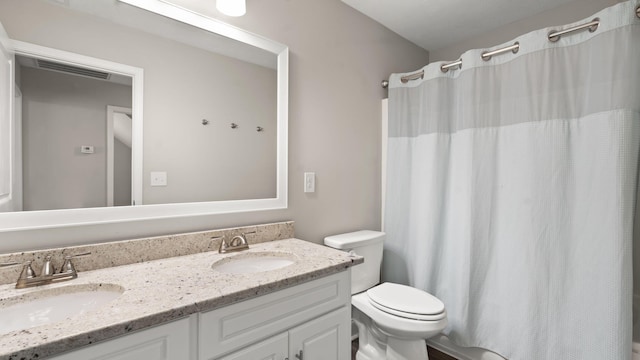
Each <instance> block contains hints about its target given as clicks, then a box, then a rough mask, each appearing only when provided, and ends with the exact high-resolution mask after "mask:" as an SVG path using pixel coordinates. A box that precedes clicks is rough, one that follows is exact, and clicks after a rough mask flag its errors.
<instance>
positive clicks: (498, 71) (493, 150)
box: [383, 0, 640, 360]
mask: <svg viewBox="0 0 640 360" xmlns="http://www.w3.org/2000/svg"><path fill="white" fill-rule="evenodd" d="M639 5H640V0H634V1H631V2H626V3H620V4H618V5H615V6H613V7H611V8H608V9H605V10H603V11H601V12H600V13H598V14H596V15H595V16H594V17H598V18H599V19H600V25H599V27H598V29H597V30H596V31H595V32H589V31H582V32H576V33H572V34H568V35H565V36H562V38H561V39H560V40H559V41H558V42H555V43H552V42H550V41H548V40H547V34H548V33H549V31H551V30H552V29H543V30H539V31H535V32H532V33H529V34H526V35H524V36H521V37H520V38H518V39H515V40H514V41H513V42H509V43H506V44H503V45H501V46H496V47H495V48H494V49H497V48H501V47H503V46H509V45H512V44H513V43H514V42H515V41H518V42H519V44H520V49H519V52H518V53H517V54H513V53H511V52H509V53H506V54H502V55H496V56H494V57H493V58H492V59H491V60H490V61H483V60H482V59H481V53H482V52H483V50H471V51H468V52H466V53H465V54H463V56H462V69H459V70H452V71H449V72H448V73H442V72H441V71H440V65H442V63H434V64H430V65H428V66H426V67H424V68H423V69H422V70H424V78H423V79H418V80H411V81H408V82H407V83H406V84H404V83H402V82H401V80H400V78H401V77H402V76H404V75H408V74H410V73H407V74H394V75H392V77H391V78H390V86H389V88H390V89H389V138H388V171H387V189H386V208H385V219H384V221H385V230H386V232H387V240H386V243H385V254H384V256H385V261H384V265H383V274H384V278H385V280H388V281H396V282H403V283H408V284H410V285H412V286H415V287H418V288H421V289H424V290H426V291H429V292H430V293H432V294H434V295H436V296H437V297H438V298H440V299H441V300H442V301H443V302H444V304H445V307H446V310H447V313H448V318H449V326H448V327H447V328H446V330H445V333H446V334H447V335H449V337H450V338H452V340H454V341H455V342H457V343H459V344H460V345H463V346H477V347H483V348H487V349H490V350H492V351H494V352H497V353H499V354H501V355H502V356H504V357H507V358H509V359H514V360H520V359H536V360H548V359H562V360H568V359H576V360H577V359H580V360H585V359H597V360H607V359H611V360H614V359H615V360H621V359H630V358H631V321H632V316H631V300H632V255H631V254H632V238H633V221H634V213H635V206H636V202H635V199H636V187H637V177H638V160H639V156H638V153H639V147H640V19H638V18H637V17H636V15H635V8H636V7H637V6H639ZM592 19H593V18H589V19H585V21H583V22H578V23H575V24H571V25H568V26H564V27H562V28H567V27H570V26H573V25H578V24H582V23H584V22H589V21H591V20H592Z"/></svg>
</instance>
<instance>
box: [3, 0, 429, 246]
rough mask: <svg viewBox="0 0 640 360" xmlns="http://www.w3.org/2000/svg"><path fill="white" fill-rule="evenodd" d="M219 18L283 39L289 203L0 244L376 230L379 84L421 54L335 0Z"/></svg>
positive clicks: (7, 236)
mask: <svg viewBox="0 0 640 360" xmlns="http://www.w3.org/2000/svg"><path fill="white" fill-rule="evenodd" d="M43 16H44V14H43ZM221 19H222V20H223V21H227V22H230V23H232V24H233V25H236V26H239V27H241V28H244V29H246V30H248V31H251V32H254V33H257V34H261V35H263V36H265V37H268V38H271V39H273V40H275V41H278V42H280V43H283V44H286V45H288V46H289V49H290V81H289V86H290V89H289V90H290V100H289V137H290V140H289V208H288V209H287V210H280V211H261V212H250V213H242V214H229V215H218V216H198V217H185V218H178V219H175V220H172V221H167V220H158V221H143V222H126V223H121V224H112V225H96V226H81V227H76V228H65V229H52V230H32V231H21V232H11V233H3V234H2V235H0V236H1V237H2V242H3V244H1V245H0V246H3V245H4V247H3V249H5V250H6V249H8V248H11V247H14V248H19V247H20V245H19V243H20V242H21V241H24V240H26V239H29V240H33V239H34V238H37V239H42V243H43V244H46V243H47V242H48V241H49V242H50V241H55V242H56V243H59V244H72V243H81V242H97V241H107V240H115V239H126V238H132V237H139V236H147V235H154V234H167V233H175V232H185V231H197V230H204V229H210V228H220V227H227V226H236V225H247V224H255V223H264V222H272V221H279V220H294V221H296V236H297V237H299V238H301V239H305V240H309V241H313V242H321V241H322V239H323V238H324V236H327V235H331V234H336V233H340V232H344V231H352V230H358V229H374V230H375V229H379V228H380V100H381V99H382V98H384V97H386V90H384V89H382V88H381V87H380V81H381V80H383V79H386V78H388V76H389V74H391V73H393V72H403V71H411V70H414V69H417V68H419V67H421V66H424V64H426V63H427V60H428V54H427V52H426V51H425V50H423V49H421V48H418V47H417V46H415V45H413V44H411V43H410V42H408V41H406V40H404V39H402V38H400V37H399V36H398V35H397V34H395V33H393V32H391V31H389V30H388V29H386V28H385V27H383V26H382V25H380V24H378V23H376V22H374V21H372V20H371V19H369V18H367V17H366V16H364V15H362V14H360V13H358V12H357V11H355V10H353V9H352V8H350V7H349V6H347V5H345V4H343V3H342V2H341V1H339V0H322V1H318V0H297V1H290V0H255V1H249V2H248V11H247V15H245V16H244V17H242V18H238V19H232V18H227V17H221ZM59 41H60V45H61V46H62V45H64V43H65V41H64V39H62V38H60V39H59ZM103 55H105V56H104V57H108V56H109V55H110V54H109V52H108V51H107V50H105V51H104V54H103ZM133 65H136V64H133ZM146 115H148V114H146ZM305 171H315V172H316V174H317V184H316V193H313V194H305V193H303V191H302V184H303V182H302V180H303V173H304V172H305ZM169 181H171V178H170V179H169ZM44 246H45V245H43V247H44ZM0 250H2V249H0Z"/></svg>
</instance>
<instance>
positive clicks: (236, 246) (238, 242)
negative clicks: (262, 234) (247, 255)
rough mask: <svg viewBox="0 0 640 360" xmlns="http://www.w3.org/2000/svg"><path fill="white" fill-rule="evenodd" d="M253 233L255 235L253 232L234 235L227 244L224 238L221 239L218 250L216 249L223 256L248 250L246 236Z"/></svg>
mask: <svg viewBox="0 0 640 360" xmlns="http://www.w3.org/2000/svg"><path fill="white" fill-rule="evenodd" d="M255 233H256V232H255V231H251V232H248V233H242V234H241V235H236V236H234V237H232V238H231V241H229V243H227V241H226V240H225V239H224V238H222V241H220V248H219V249H218V252H219V253H220V254H224V253H228V252H234V251H240V250H246V249H248V248H249V243H248V242H247V238H246V236H247V235H248V234H255Z"/></svg>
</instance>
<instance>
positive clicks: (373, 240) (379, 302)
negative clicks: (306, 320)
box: [324, 230, 447, 360]
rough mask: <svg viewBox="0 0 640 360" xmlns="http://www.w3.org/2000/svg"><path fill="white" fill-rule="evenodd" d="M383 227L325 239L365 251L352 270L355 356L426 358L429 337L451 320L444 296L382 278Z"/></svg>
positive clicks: (368, 359)
mask: <svg viewBox="0 0 640 360" xmlns="http://www.w3.org/2000/svg"><path fill="white" fill-rule="evenodd" d="M384 239H385V233H383V232H379V231H368V230H363V231H356V232H352V233H347V234H341V235H335V236H329V237H326V238H325V239H324V243H325V245H327V246H329V247H332V248H335V249H340V250H343V251H350V252H354V253H355V254H357V255H360V256H363V257H364V264H360V265H357V266H355V267H353V268H352V270H351V304H352V305H353V307H352V320H353V322H354V323H355V324H356V325H357V327H358V333H359V338H360V339H359V344H360V345H359V348H358V353H357V355H356V359H357V360H380V359H389V360H425V359H428V358H429V357H428V355H427V344H426V341H425V340H426V339H428V338H430V337H432V336H434V335H436V334H438V333H440V331H442V330H443V329H444V328H445V327H446V326H447V312H446V311H445V309H444V304H443V303H442V301H440V300H438V299H437V298H436V297H435V296H433V295H431V294H429V293H427V292H424V291H422V290H419V289H416V288H412V287H410V286H406V285H400V284H393V283H383V284H379V285H378V283H379V282H380V265H381V263H382V248H383V241H384Z"/></svg>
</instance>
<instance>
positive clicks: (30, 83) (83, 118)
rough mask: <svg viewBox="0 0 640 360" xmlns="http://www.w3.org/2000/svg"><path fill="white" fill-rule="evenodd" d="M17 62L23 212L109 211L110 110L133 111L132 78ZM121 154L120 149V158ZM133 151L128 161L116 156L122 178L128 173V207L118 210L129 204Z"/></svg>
mask: <svg viewBox="0 0 640 360" xmlns="http://www.w3.org/2000/svg"><path fill="white" fill-rule="evenodd" d="M16 62H17V64H18V66H19V69H20V70H19V74H20V76H19V77H18V76H16V80H17V81H16V85H17V86H18V88H19V89H20V92H21V94H22V104H21V108H22V119H21V122H22V169H23V172H22V184H23V186H22V191H23V193H22V204H23V209H22V210H25V211H28V210H50V209H72V208H86V207H102V206H107V204H108V201H107V182H108V180H107V153H108V151H109V150H111V151H113V149H109V148H108V146H107V143H108V141H107V129H108V126H107V123H108V121H107V106H109V105H118V106H121V107H129V108H130V107H131V81H130V79H128V78H124V77H118V76H112V75H111V74H106V73H100V72H94V71H88V70H86V69H82V68H78V67H72V66H65V65H62V64H57V63H52V62H49V61H43V60H42V59H33V58H27V57H24V56H16ZM129 126H130V125H129ZM130 131H131V130H130V129H129V132H130ZM116 144H117V142H116ZM123 152H124V153H126V151H125V150H122V149H121V148H120V147H118V150H117V153H118V155H121V154H122V153H123ZM130 152H131V150H130V148H129V159H128V160H127V159H125V160H122V156H118V157H117V159H119V160H120V161H117V162H115V164H116V166H115V167H114V168H115V169H118V173H119V174H121V173H124V174H127V173H128V179H122V181H125V182H127V183H128V184H129V185H128V189H129V193H128V195H125V196H127V197H128V201H127V203H124V204H123V203H122V199H121V198H122V197H120V201H119V202H118V203H117V204H116V205H130V204H131V200H130V199H131V191H130V189H131V185H130V184H131V160H130V157H131V155H130ZM125 156H126V155H125ZM127 166H128V168H129V169H128V170H126V169H122V170H121V168H123V167H124V168H126V167H127ZM125 176H126V175H125ZM112 205H113V202H112Z"/></svg>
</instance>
